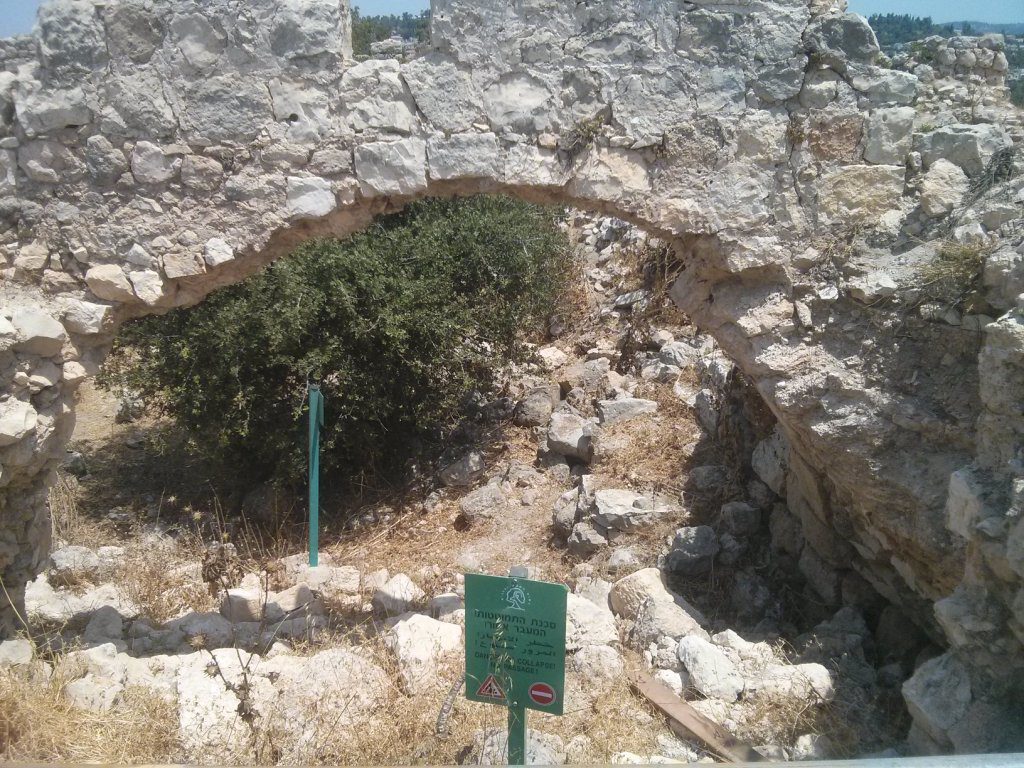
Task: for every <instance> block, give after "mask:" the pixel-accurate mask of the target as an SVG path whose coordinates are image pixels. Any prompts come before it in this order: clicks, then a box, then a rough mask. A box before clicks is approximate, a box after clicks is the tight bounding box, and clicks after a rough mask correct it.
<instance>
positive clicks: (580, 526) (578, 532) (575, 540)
mask: <svg viewBox="0 0 1024 768" xmlns="http://www.w3.org/2000/svg"><path fill="white" fill-rule="evenodd" d="M567 543H568V546H569V552H570V553H571V554H573V555H575V556H576V557H579V558H587V557H590V556H591V555H593V554H595V553H596V552H598V551H600V550H601V549H602V548H603V547H606V546H608V539H607V538H606V537H605V535H604V534H603V533H601V532H600V531H598V530H597V528H595V527H594V525H593V524H592V523H590V522H588V521H586V520H583V521H581V522H578V523H576V524H575V525H574V526H573V527H572V532H571V533H570V534H569V539H568V542H567Z"/></svg>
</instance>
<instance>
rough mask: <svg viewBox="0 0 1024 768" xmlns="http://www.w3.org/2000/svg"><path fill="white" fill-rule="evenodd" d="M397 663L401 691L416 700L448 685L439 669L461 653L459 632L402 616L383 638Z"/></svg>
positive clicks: (415, 616) (420, 618) (433, 621)
mask: <svg viewBox="0 0 1024 768" xmlns="http://www.w3.org/2000/svg"><path fill="white" fill-rule="evenodd" d="M384 642H385V643H386V644H387V646H388V648H389V649H390V650H391V652H392V653H394V654H395V658H396V660H397V662H398V674H399V677H400V679H401V683H402V689H403V690H404V691H405V692H406V693H407V694H409V695H410V696H420V695H423V694H425V693H428V692H430V691H432V690H435V689H437V688H439V687H441V686H443V685H445V684H446V683H447V682H448V681H447V679H446V678H444V677H442V676H441V674H440V673H441V669H440V667H441V665H442V664H443V663H444V662H445V661H451V660H453V659H454V658H455V657H457V656H458V654H459V652H460V651H461V650H462V629H460V628H459V627H458V626H456V625H454V624H446V623H444V622H442V621H437V620H436V619H431V618H430V617H428V616H423V615H421V614H409V615H407V616H403V617H402V618H401V619H400V620H399V621H398V622H397V623H396V624H395V625H394V626H393V627H391V629H390V630H388V632H387V634H386V635H385V636H384Z"/></svg>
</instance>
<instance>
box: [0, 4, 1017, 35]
mask: <svg viewBox="0 0 1024 768" xmlns="http://www.w3.org/2000/svg"><path fill="white" fill-rule="evenodd" d="M39 2H40V0H0V37H9V36H10V35H17V34H21V33H23V32H29V31H30V30H31V29H32V22H33V21H34V20H35V15H36V9H37V8H38V7H39ZM353 5H357V6H359V8H360V9H361V10H362V11H363V13H367V14H375V13H402V12H403V11H410V12H413V13H417V12H419V11H422V10H426V9H427V8H429V7H430V1H429V0H358V2H355V3H353ZM850 10H852V11H855V12H857V13H863V14H864V15H865V16H867V15H869V14H872V13H911V14H914V15H916V16H931V17H932V18H933V19H934V20H935V21H936V22H940V23H945V22H947V21H963V20H964V17H965V16H966V17H968V19H969V20H970V21H988V22H992V23H996V24H998V23H1007V24H1010V23H1021V22H1024V2H1021V0H970V2H964V0H850Z"/></svg>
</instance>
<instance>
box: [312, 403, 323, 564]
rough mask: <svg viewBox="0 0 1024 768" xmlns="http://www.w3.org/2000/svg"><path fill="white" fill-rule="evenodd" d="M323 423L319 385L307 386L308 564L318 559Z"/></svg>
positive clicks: (317, 562) (315, 562)
mask: <svg viewBox="0 0 1024 768" xmlns="http://www.w3.org/2000/svg"><path fill="white" fill-rule="evenodd" d="M323 425H324V397H323V395H322V394H321V393H320V387H318V386H317V385H315V384H310V386H309V565H310V566H311V567H313V568H315V567H316V566H317V565H318V564H319V561H320V428H321V427H323Z"/></svg>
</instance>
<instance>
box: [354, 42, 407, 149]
mask: <svg viewBox="0 0 1024 768" xmlns="http://www.w3.org/2000/svg"><path fill="white" fill-rule="evenodd" d="M399 66H400V65H399V63H398V62H397V61H394V60H393V59H370V60H369V61H364V62H361V63H359V64H356V65H355V66H354V67H351V68H349V69H348V70H346V71H345V74H344V75H343V76H342V78H341V90H340V93H339V96H338V98H339V100H340V102H341V103H342V104H344V105H345V119H346V121H347V123H348V124H349V126H350V127H351V128H352V130H354V131H358V132H360V133H361V132H365V131H383V132H386V133H399V134H403V135H408V134H410V133H412V132H413V129H414V128H415V127H416V123H417V121H416V114H415V110H414V107H413V104H412V99H411V98H410V95H409V93H408V91H407V90H406V88H405V83H404V82H403V81H402V78H401V76H400V75H399Z"/></svg>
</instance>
